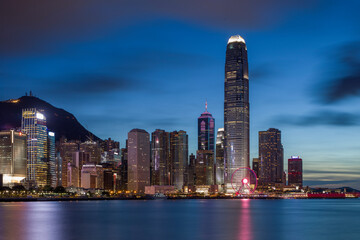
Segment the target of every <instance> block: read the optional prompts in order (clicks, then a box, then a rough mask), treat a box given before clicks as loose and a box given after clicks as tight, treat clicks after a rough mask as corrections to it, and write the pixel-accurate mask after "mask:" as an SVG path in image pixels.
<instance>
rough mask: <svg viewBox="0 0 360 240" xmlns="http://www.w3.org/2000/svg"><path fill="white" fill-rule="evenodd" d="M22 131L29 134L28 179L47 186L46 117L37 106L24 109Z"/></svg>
mask: <svg viewBox="0 0 360 240" xmlns="http://www.w3.org/2000/svg"><path fill="white" fill-rule="evenodd" d="M21 131H22V132H24V133H26V135H27V180H28V181H30V182H32V183H34V184H35V185H38V186H45V185H46V184H47V175H48V174H47V172H48V164H47V161H48V159H47V157H48V156H47V135H48V133H47V127H46V117H45V116H44V114H42V113H41V112H40V111H39V110H37V109H36V108H29V109H23V110H22V121H21Z"/></svg>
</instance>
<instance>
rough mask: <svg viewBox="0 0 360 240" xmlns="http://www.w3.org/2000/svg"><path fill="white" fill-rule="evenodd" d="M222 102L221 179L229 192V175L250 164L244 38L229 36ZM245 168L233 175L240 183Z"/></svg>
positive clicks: (247, 86)
mask: <svg viewBox="0 0 360 240" xmlns="http://www.w3.org/2000/svg"><path fill="white" fill-rule="evenodd" d="M224 96H225V99H224V100H225V101H224V147H225V148H224V165H225V166H224V168H225V169H224V172H225V173H224V175H225V176H224V181H225V184H226V189H227V192H232V191H233V189H232V186H231V178H232V174H233V173H234V172H235V170H236V169H238V168H240V167H249V74H248V60H247V49H246V44H245V40H244V39H243V38H242V37H240V36H239V35H236V36H232V37H230V39H229V41H228V44H227V48H226V60H225V95H224ZM245 177H248V176H247V174H246V171H240V172H239V174H236V175H234V179H233V182H236V183H240V182H241V180H242V179H243V178H245Z"/></svg>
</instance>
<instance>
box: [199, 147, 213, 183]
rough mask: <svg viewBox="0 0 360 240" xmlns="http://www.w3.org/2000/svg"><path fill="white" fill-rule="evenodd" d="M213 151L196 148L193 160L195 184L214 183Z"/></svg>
mask: <svg viewBox="0 0 360 240" xmlns="http://www.w3.org/2000/svg"><path fill="white" fill-rule="evenodd" d="M214 184H215V180H214V152H213V151H211V150H198V151H197V152H196V161H195V185H197V186H198V185H214Z"/></svg>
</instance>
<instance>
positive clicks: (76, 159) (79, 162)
mask: <svg viewBox="0 0 360 240" xmlns="http://www.w3.org/2000/svg"><path fill="white" fill-rule="evenodd" d="M90 162H91V160H90V153H88V152H82V151H76V152H73V153H72V162H71V164H70V165H69V163H68V167H69V166H72V168H73V169H77V171H78V174H77V176H78V182H79V183H78V185H79V186H81V169H82V166H84V165H85V164H88V163H90ZM68 172H70V171H69V170H68ZM68 182H69V181H68Z"/></svg>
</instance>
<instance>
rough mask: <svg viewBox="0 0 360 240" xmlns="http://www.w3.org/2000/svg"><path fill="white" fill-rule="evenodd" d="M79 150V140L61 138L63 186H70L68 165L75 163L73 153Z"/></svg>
mask: <svg viewBox="0 0 360 240" xmlns="http://www.w3.org/2000/svg"><path fill="white" fill-rule="evenodd" d="M77 151H79V142H77V141H67V140H66V139H61V140H60V144H59V152H60V157H61V170H62V171H61V173H62V174H61V180H62V181H61V184H62V186H63V187H70V186H68V185H67V183H68V181H67V179H68V177H67V173H68V171H67V166H68V163H71V164H73V153H74V152H77Z"/></svg>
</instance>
